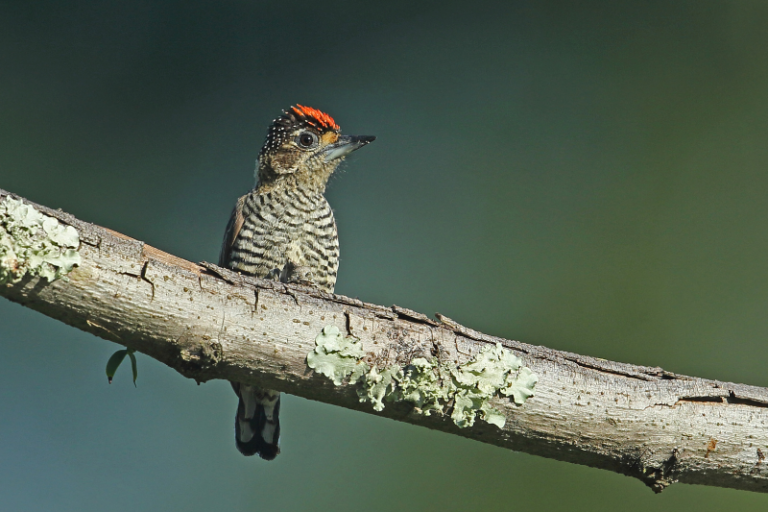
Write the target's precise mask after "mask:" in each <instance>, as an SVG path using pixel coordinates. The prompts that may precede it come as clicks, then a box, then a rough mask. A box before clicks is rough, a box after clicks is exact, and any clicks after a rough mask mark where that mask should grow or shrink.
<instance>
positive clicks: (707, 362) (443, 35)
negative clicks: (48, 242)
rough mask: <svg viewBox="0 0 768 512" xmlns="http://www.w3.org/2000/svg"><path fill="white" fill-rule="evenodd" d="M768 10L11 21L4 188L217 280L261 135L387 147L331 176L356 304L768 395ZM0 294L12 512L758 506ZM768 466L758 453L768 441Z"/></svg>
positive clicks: (69, 7)
mask: <svg viewBox="0 0 768 512" xmlns="http://www.w3.org/2000/svg"><path fill="white" fill-rule="evenodd" d="M766 27H768V4H766V3H765V2H763V1H755V2H748V1H739V2H708V1H700V0H698V1H689V2H681V1H671V2H670V1H664V2H635V3H630V2H612V1H606V2H546V1H542V2H499V3H482V2H471V3H468V2H462V3H455V4H454V3H451V2H418V3H417V2H403V3H398V2H394V1H388V2H370V3H363V2H360V3H352V2H329V1H326V2H298V1H293V2H266V1H264V2H256V1H250V2H246V1H224V2H201V1H189V0H187V1H176V2H170V1H167V2H150V1H144V2H135V1H134V2H114V1H113V2H95V1H94V2H85V1H83V2H62V1H49V2H21V1H19V2H4V1H0V187H2V188H5V189H7V190H10V191H12V192H16V193H18V194H21V195H23V196H25V197H27V198H29V199H31V200H33V201H37V202H40V203H43V204H46V205H48V206H52V207H61V208H63V209H64V210H66V211H68V212H71V213H73V214H75V215H77V216H78V217H80V218H81V219H84V220H88V221H92V222H95V223H98V224H101V225H103V226H108V227H110V228H113V229H115V230H118V231H121V232H124V233H126V234H128V235H130V236H133V237H135V238H138V239H141V240H144V241H146V242H147V243H149V244H152V245H154V246H157V247H159V248H161V249H163V250H166V251H169V252H172V253H174V254H176V255H179V256H181V257H184V258H187V259H190V260H192V261H200V260H207V261H216V259H217V257H218V251H219V244H220V241H221V237H222V233H223V231H224V226H225V224H226V221H227V217H228V215H229V212H230V209H231V207H232V205H233V204H234V201H235V199H236V197H237V196H239V195H241V194H243V193H244V192H246V191H247V190H248V189H249V187H251V186H252V184H253V172H252V171H253V167H254V160H255V158H256V155H257V153H258V150H259V147H260V146H261V143H262V141H263V140H264V136H265V134H266V128H267V126H268V124H269V123H270V121H271V120H272V119H273V118H274V117H275V116H277V115H279V114H280V112H281V109H283V108H287V107H289V106H290V105H291V104H294V103H302V104H306V105H311V106H313V107H317V108H320V109H322V110H325V111H327V112H329V113H330V114H331V115H332V116H334V117H335V119H336V120H337V122H338V123H339V124H340V125H341V126H342V129H343V131H344V132H345V133H349V134H373V135H376V136H377V137H378V138H377V140H376V142H375V143H374V144H372V145H370V146H368V147H366V148H364V149H363V150H361V151H360V152H358V153H356V154H354V155H353V156H352V157H351V158H349V159H348V162H347V163H346V164H344V169H343V171H342V172H341V173H340V175H339V176H337V177H336V178H335V179H333V181H332V183H331V185H330V187H329V190H328V198H329V200H330V202H331V204H332V205H333V207H334V209H335V211H336V217H337V221H338V226H339V231H340V238H341V253H342V261H341V269H340V274H339V281H338V285H337V292H339V293H342V294H345V295H351V296H358V297H360V298H361V299H364V300H367V301H371V302H377V303H382V304H392V303H397V304H398V305H402V306H406V307H410V308H413V309H416V310H419V311H423V312H426V313H432V312H434V311H440V312H441V313H444V314H446V315H447V316H450V317H452V318H455V319H456V320H458V321H460V322H462V323H464V324H467V325H469V326H472V327H474V328H476V329H479V330H482V331H485V332H488V333H491V334H494V335H499V336H504V337H507V338H514V339H519V340H522V341H526V342H529V343H536V344H543V345H546V346H549V347H553V348H557V349H564V350H571V351H575V352H579V353H584V354H589V355H592V356H599V357H604V358H608V359H613V360H619V361H626V362H632V363H637V364H645V365H653V366H656V365H658V366H662V367H664V368H665V369H667V370H670V371H674V372H680V373H686V374H693V375H698V376H702V377H709V378H715V379H722V380H733V381H738V382H746V383H749V384H754V385H760V386H768V375H767V374H766V370H765V366H766V361H767V360H768V343H766V340H767V338H768V315H767V314H766V313H768V261H767V259H768V258H767V257H766V256H767V253H768V228H767V227H766V225H767V224H768V201H766V196H768V175H767V174H766V170H767V169H768V29H766ZM117 348H118V346H117V345H114V344H112V343H108V342H105V341H103V340H100V339H97V338H95V337H93V336H91V335H88V334H85V333H82V332H80V331H77V330H74V329H71V328H69V327H65V326H63V325H62V324H59V323H57V322H55V321H53V320H50V319H48V318H45V317H43V316H41V315H39V314H37V313H34V312H32V311H30V310H27V309H24V308H22V307H20V306H18V305H15V304H11V303H8V302H6V301H0V350H1V352H0V353H1V354H2V357H0V509H2V510H3V511H6V510H7V511H38V510H40V511H42V510H45V511H48V510H55V511H104V510H109V511H115V512H117V511H135V510H189V511H210V510H227V511H240V510H243V511H244V510H306V509H310V508H311V509H313V510H334V511H337V512H342V511H352V510H355V511H357V510H370V511H378V510H382V511H384V510H387V511H388V510H441V511H450V510H467V511H473V510H491V509H494V510H496V509H498V510H515V509H516V510H548V511H566V510H569V511H570V510H589V511H615V510H622V511H649V510H669V511H672V510H675V511H678V510H697V511H698V512H705V511H720V510H741V511H745V510H746V511H751V510H755V511H760V510H766V509H767V508H768V497H766V496H764V495H758V494H751V493H745V492H736V491H732V490H725V489H716V488H706V487H695V486H685V485H676V486H673V487H671V488H670V489H669V490H667V491H665V492H664V493H663V494H661V495H659V496H656V495H654V494H653V493H652V492H651V491H650V490H649V489H647V488H645V487H644V486H643V485H642V484H641V483H639V482H637V481H635V480H631V479H629V478H626V477H622V476H618V475H615V474H613V473H608V472H604V471H599V470H595V469H590V468H585V467H581V466H576V465H571V464H566V463H561V462H556V461H552V460H547V459H542V458H537V457H533V456H529V455H526V454H520V453H515V452H511V451H508V450H504V449H500V448H495V447H492V446H488V445H484V444H481V443H478V442H473V441H468V440H465V439H461V438H458V437H454V436H450V435H447V434H442V433H437V432H431V431H428V430H425V429H420V428H416V427H412V426H410V425H406V424H402V423H396V422H394V421H390V420H385V419H380V418H376V417H375V416H371V415H366V414H361V413H356V412H350V411H347V410H343V409H339V408H335V407H331V406H327V405H324V404H319V403H314V402H308V401H306V400H303V399H299V398H295V397H286V398H285V399H284V402H283V412H282V418H283V437H282V450H283V453H282V454H281V455H280V457H279V458H278V459H277V460H276V461H274V462H272V463H266V462H264V461H261V460H258V459H252V458H244V457H242V456H240V455H239V454H238V453H237V451H236V450H235V447H234V442H233V432H232V431H233V416H234V411H235V405H236V402H235V395H234V394H233V393H232V391H231V390H230V388H229V385H228V384H227V383H226V382H218V381H217V382H209V383H207V384H203V385H201V386H197V385H196V384H195V383H194V382H192V381H189V380H187V379H184V378H182V377H181V376H180V375H178V374H176V373H175V372H174V371H172V370H170V369H168V368H167V367H165V366H163V365H161V364H159V363H157V362H155V361H153V360H151V359H149V358H148V357H145V356H142V355H139V357H138V358H139V383H138V388H136V389H134V387H133V385H132V384H131V382H130V375H129V373H130V372H129V371H128V369H127V368H121V369H120V370H119V371H118V374H117V376H116V380H115V382H114V383H113V384H112V385H111V386H108V385H107V381H106V378H105V376H104V365H105V364H106V361H107V359H108V357H109V355H110V354H111V353H112V352H113V351H115V350H116V349H117ZM764 449H765V448H764Z"/></svg>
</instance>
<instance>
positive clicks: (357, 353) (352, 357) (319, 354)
mask: <svg viewBox="0 0 768 512" xmlns="http://www.w3.org/2000/svg"><path fill="white" fill-rule="evenodd" d="M315 345H316V346H315V349H314V350H313V351H312V352H310V353H309V355H307V365H309V367H310V368H312V369H313V370H315V371H316V372H318V373H320V374H322V375H325V376H326V377H328V378H329V379H331V380H332V381H333V383H334V384H336V385H337V386H340V385H341V383H342V381H343V380H344V379H345V378H346V377H348V376H349V375H350V374H352V372H354V371H355V370H356V369H357V370H361V371H365V370H364V369H363V366H364V363H361V362H360V360H361V359H362V358H363V355H364V352H363V345H362V343H360V342H359V341H358V340H356V339H354V338H345V337H344V336H342V335H341V331H340V330H339V328H338V327H336V326H335V325H326V326H325V327H323V330H322V332H321V333H320V334H318V335H317V337H316V338H315Z"/></svg>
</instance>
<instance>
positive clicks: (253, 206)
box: [228, 189, 339, 292]
mask: <svg viewBox="0 0 768 512" xmlns="http://www.w3.org/2000/svg"><path fill="white" fill-rule="evenodd" d="M240 204H242V217H243V223H242V228H241V229H240V231H239V233H238V234H237V236H236V237H235V239H234V241H233V244H232V249H231V251H230V257H229V264H228V266H229V267H230V268H232V269H233V270H238V271H240V272H242V273H244V274H250V275H255V276H258V277H267V276H269V275H274V274H275V273H276V274H281V273H283V274H284V272H285V269H286V268H287V266H288V267H290V268H292V269H294V270H295V274H296V275H297V276H299V277H298V278H297V279H294V280H299V281H302V282H309V283H311V284H313V285H315V286H317V287H319V288H321V289H323V290H325V291H329V292H332V291H333V287H334V285H335V284H336V273H337V271H338V267H339V241H338V234H337V231H336V222H335V221H334V218H333V211H332V210H331V207H330V205H329V204H328V201H326V199H325V197H323V195H322V194H319V193H318V194H306V193H304V192H303V191H301V190H300V189H297V190H287V191H280V192H279V193H278V192H275V191H272V192H266V193H259V192H258V191H257V190H254V191H252V192H251V193H249V194H247V195H246V196H245V197H244V198H243V201H242V203H240Z"/></svg>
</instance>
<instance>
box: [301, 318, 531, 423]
mask: <svg viewBox="0 0 768 512" xmlns="http://www.w3.org/2000/svg"><path fill="white" fill-rule="evenodd" d="M315 343H316V345H317V346H316V347H315V349H314V350H313V351H312V352H310V354H309V355H308V356H307V364H309V367H310V368H314V369H315V370H316V371H317V372H319V373H321V374H323V375H325V376H327V377H328V378H330V379H332V380H333V382H334V384H336V385H337V386H339V385H341V383H342V382H343V380H344V379H345V378H347V377H349V382H350V383H357V384H358V385H359V388H358V390H357V394H358V396H359V397H360V401H361V402H369V403H371V404H372V405H373V409H374V410H376V411H381V410H383V409H384V400H386V401H388V402H408V403H411V404H413V406H414V411H415V412H416V413H419V414H424V415H425V416H429V415H430V414H432V413H433V412H438V413H440V414H450V416H451V419H452V420H453V422H454V423H455V424H456V425H457V426H458V427H460V428H465V427H471V426H472V425H474V423H475V420H476V419H477V418H480V419H481V420H483V421H485V422H487V423H490V424H492V425H496V426H497V427H499V428H502V427H503V426H504V424H505V423H506V417H505V415H504V413H503V412H502V411H500V410H499V409H496V408H495V407H493V406H492V405H491V403H490V402H491V400H492V399H493V398H494V397H497V396H508V397H511V398H512V400H514V402H515V403H516V404H517V405H523V404H524V403H525V401H526V400H527V399H528V398H530V397H531V396H533V389H534V387H535V385H536V382H537V381H538V377H537V376H536V374H535V373H533V372H532V371H531V369H530V368H528V367H525V366H523V362H522V360H521V359H520V358H519V357H517V356H516V355H514V354H513V353H512V352H511V351H510V350H507V349H505V348H504V347H503V346H502V345H501V343H497V344H496V345H495V346H492V345H487V346H485V347H483V348H482V349H481V350H480V352H478V354H477V355H476V356H475V357H473V358H472V359H471V360H469V361H467V362H466V363H464V364H461V365H459V366H452V365H449V364H446V363H440V362H438V361H437V359H432V360H428V359H426V358H424V357H417V358H414V359H413V360H411V362H410V363H409V364H407V365H405V366H398V365H393V366H390V367H387V368H384V369H379V368H378V367H376V366H375V365H374V366H371V367H369V366H368V365H367V364H365V363H364V362H363V361H362V359H363V356H364V352H363V348H362V344H361V343H360V342H359V341H357V340H355V339H354V338H344V337H343V336H342V335H341V332H340V331H339V329H338V328H337V327H335V326H326V327H325V328H324V329H323V331H322V332H321V333H320V334H319V335H318V336H317V338H316V339H315Z"/></svg>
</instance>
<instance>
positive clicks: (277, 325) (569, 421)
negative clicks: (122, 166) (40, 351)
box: [0, 190, 768, 492]
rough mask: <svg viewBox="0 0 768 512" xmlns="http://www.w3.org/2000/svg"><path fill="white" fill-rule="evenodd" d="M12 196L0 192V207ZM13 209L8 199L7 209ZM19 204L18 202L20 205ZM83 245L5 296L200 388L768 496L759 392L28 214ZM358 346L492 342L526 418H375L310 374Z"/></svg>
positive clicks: (467, 348)
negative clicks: (515, 365)
mask: <svg viewBox="0 0 768 512" xmlns="http://www.w3.org/2000/svg"><path fill="white" fill-rule="evenodd" d="M7 195H9V193H8V192H5V191H3V190H0V200H2V199H3V198H4V197H5V196H7ZM13 197H16V196H13ZM25 202H27V203H29V204H33V203H30V202H28V201H25ZM34 206H35V207H36V208H38V209H39V210H40V211H42V212H43V213H45V214H47V215H50V216H52V217H56V218H57V219H59V220H60V221H61V222H64V223H66V224H69V225H71V226H73V227H74V228H75V229H77V230H78V232H79V234H80V240H81V247H80V254H81V256H82V264H81V265H80V266H79V267H76V268H75V269H74V270H73V271H72V272H71V273H70V274H69V276H68V277H69V280H68V281H66V280H62V279H60V280H57V281H54V282H53V283H48V282H47V281H46V280H44V279H41V278H37V277H34V278H31V277H25V278H24V279H23V280H22V281H21V282H19V283H16V284H13V285H9V286H5V287H0V294H2V295H3V296H4V297H6V298H8V299H9V300H12V301H14V302H18V303H20V304H23V305H25V306H27V307H30V308H32V309H35V310H37V311H39V312H41V313H43V314H45V315H48V316H50V317H52V318H56V319H58V320H61V321H62V322H64V323H66V324H69V325H72V326H74V327H77V328H78V329H82V330H83V331H87V332H90V333H92V334H95V335H97V336H99V337H101V338H104V339H107V340H110V341H114V342H116V343H119V344H121V345H125V346H127V347H130V348H133V349H136V350H137V351H139V352H142V353H144V354H146V355H148V356H150V357H153V358H155V359H157V360H159V361H162V362H163V363H165V364H167V365H168V366H170V367H171V368H173V369H175V370H176V371H178V372H179V373H181V374H182V375H184V376H186V377H189V378H193V379H195V380H197V381H198V382H204V381H207V380H209V379H227V380H235V381H240V382H247V383H253V384H257V385H259V386H262V387H266V388H270V389H279V390H282V391H284V392H286V393H290V394H294V395H298V396H302V397H305V398H309V399H312V400H318V401H321V402H326V403H331V404H335V405H340V406H342V407H348V408H350V409H356V410H361V411H365V412H368V413H371V414H377V415H379V416H384V417H388V418H391V419H396V420H398V421H405V422H408V423H412V424H417V425H422V426H425V427H428V428H433V429H437V430H441V431H444V432H449V433H452V434H456V435H460V436H464V437H468V438H471V439H475V440H478V441H482V442H486V443H491V444H494V445H498V446H502V447H506V448H510V449H513V450H518V451H524V452H527V453H531V454H535V455H540V456H544V457H549V458H553V459H558V460H562V461H568V462H574V463H578V464H584V465H588V466H592V467H596V468H602V469H607V470H610V471H615V472H618V473H622V474H625V475H629V476H633V477H635V478H638V479H640V480H642V481H643V482H644V483H646V484H647V485H649V486H650V487H652V488H653V489H654V490H655V491H657V492H658V491H661V490H662V489H664V488H665V487H666V486H668V485H670V484H671V483H674V482H677V481H680V482H685V483H692V484H702V485H714V486H721V487H732V488H736V489H745V490H751V491H758V492H766V491H768V467H766V466H767V465H768V464H766V461H765V460H764V459H765V455H764V454H765V453H768V389H765V388H759V387H755V386H748V385H743V384H734V383H728V382H718V381H714V380H707V379H700V378H695V377H688V376H684V375H676V374H673V373H670V372H667V371H664V370H662V369H661V368H650V367H644V366H634V365H630V364H624V363H617V362H611V361H606V360H603V359H597V358H592V357H588V356H581V355H577V354H573V353H568V352H560V351H556V350H551V349H548V348H545V347H540V346H534V345H528V344H525V343H521V342H518V341H511V340H504V339H500V338H495V337H492V336H488V335H485V334H482V333H479V332H477V331H474V330H472V329H470V328H467V327H464V326H461V325H459V324H457V323H456V322H454V321H452V320H450V319H448V318H446V317H444V316H442V315H439V314H438V315H437V320H432V319H430V318H428V317H427V316H425V315H423V314H420V313H417V312H414V311H410V310H408V309H405V308H400V307H397V306H392V307H384V306H378V305H375V304H368V303H365V302H362V301H359V300H357V299H351V298H348V297H343V296H338V295H330V294H326V293H323V292H320V291H317V290H314V289H311V288H306V287H302V286H294V285H284V284H281V283H276V282H272V281H264V280H260V279H254V278H248V277H244V276H240V275H238V274H235V273H232V272H230V271H227V270H224V269H219V268H218V267H216V266H214V265H210V264H200V265H198V264H194V263H191V262H189V261H186V260H183V259H180V258H177V257H175V256H172V255H170V254H167V253H164V252H162V251H160V250H158V249H156V248H154V247H150V246H149V245H147V244H144V243H143V242H140V241H138V240H134V239H132V238H129V237H126V236H124V235H121V234H119V233H116V232H114V231H110V230H108V229H105V228H102V227H99V226H95V225H93V224H89V223H86V222H82V221H80V220H78V219H75V218H74V217H72V216H71V215H68V214H66V213H63V212H61V211H56V210H51V209H49V208H46V207H43V206H39V205H34ZM329 324H333V325H336V326H337V327H338V328H339V329H340V330H341V331H342V333H345V335H348V336H353V337H355V338H358V339H359V340H361V342H362V344H363V347H364V349H365V353H366V361H368V362H374V361H375V362H377V363H379V365H380V366H388V365H391V364H405V363H407V362H408V361H409V360H410V359H411V358H413V357H416V356H428V357H430V356H436V357H438V358H439V359H440V360H441V361H447V362H455V363H462V362H465V361H467V360H468V359H470V358H471V357H472V356H474V355H475V354H477V353H478V351H479V350H480V349H481V348H482V347H483V346H485V345H486V344H488V343H497V342H501V343H502V344H503V346H504V347H506V348H508V349H510V350H511V351H513V352H514V353H515V354H516V355H518V356H519V357H521V358H522V359H523V361H524V364H525V365H526V366H528V367H529V368H531V369H532V370H533V371H534V372H535V373H536V374H538V376H539V382H538V384H537V385H536V388H535V395H534V396H533V397H532V398H530V399H528V401H527V402H526V403H525V404H524V405H522V406H517V405H515V404H514V403H513V402H512V401H511V400H507V399H500V398H499V399H497V400H496V401H495V402H494V405H495V406H496V407H498V408H500V409H502V410H503V411H504V413H505V415H506V417H507V422H506V425H505V426H504V428H503V429H499V428H497V427H495V426H493V425H489V424H486V423H484V422H482V421H478V422H476V423H475V425H474V426H472V427H469V428H464V429H460V428H458V427H457V426H456V425H455V424H454V423H453V422H452V421H451V419H450V418H449V417H448V416H443V415H432V416H424V415H422V414H418V413H416V412H415V411H414V410H413V409H412V408H411V407H410V406H408V405H407V404H402V403H400V404H387V406H386V408H385V409H384V410H383V411H381V412H374V411H373V409H372V408H371V405H370V404H368V403H360V402H359V399H358V396H357V393H356V386H355V385H350V384H343V385H341V386H335V385H334V384H333V383H332V382H331V381H330V380H329V379H327V378H326V377H324V376H322V375H318V374H316V373H315V372H314V371H312V370H311V369H310V368H308V366H307V363H306V357H307V354H308V353H309V352H310V351H311V350H313V349H314V347H315V341H314V340H315V337H316V336H317V335H318V333H320V332H321V331H322V329H323V328H324V327H325V326H327V325H329Z"/></svg>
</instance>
